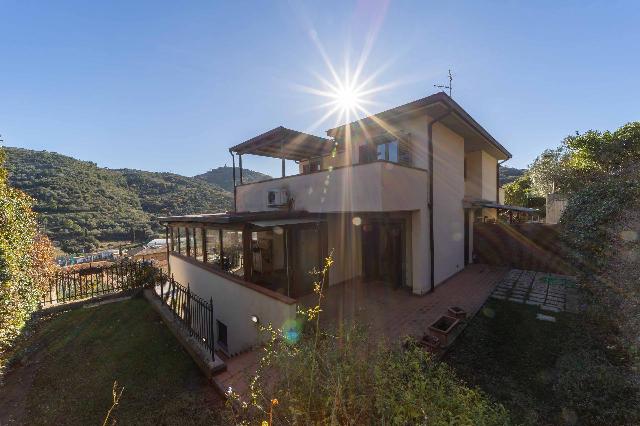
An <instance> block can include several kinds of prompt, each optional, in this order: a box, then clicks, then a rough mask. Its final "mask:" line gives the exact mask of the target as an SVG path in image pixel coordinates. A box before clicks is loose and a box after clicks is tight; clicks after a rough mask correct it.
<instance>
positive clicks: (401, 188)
mask: <svg viewBox="0 0 640 426" xmlns="http://www.w3.org/2000/svg"><path fill="white" fill-rule="evenodd" d="M427 179H428V176H427V173H426V172H425V171H424V170H417V169H413V168H408V167H403V166H399V165H396V164H392V163H384V162H375V163H370V164H362V165H357V166H354V167H343V168H338V169H334V170H330V171H329V170H327V171H322V172H317V173H311V174H307V175H297V176H289V177H286V178H284V179H274V180H269V181H264V182H257V183H252V184H248V185H242V186H239V187H237V189H236V191H237V195H238V198H237V209H238V211H252V212H257V211H269V210H276V209H275V208H269V207H268V206H267V192H268V191H269V190H279V189H286V190H287V191H289V195H290V196H291V197H292V198H293V199H294V200H295V205H294V208H295V209H296V210H306V211H308V212H313V213H333V212H336V213H338V212H361V211H364V212H384V211H398V210H405V211H407V210H415V209H419V208H424V207H425V206H426V200H427V192H428V180H427ZM407 188H411V191H408V190H407Z"/></svg>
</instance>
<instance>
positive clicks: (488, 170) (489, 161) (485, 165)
mask: <svg viewBox="0 0 640 426" xmlns="http://www.w3.org/2000/svg"><path fill="white" fill-rule="evenodd" d="M497 164H498V160H497V159H496V158H494V157H492V156H491V155H489V154H487V153H486V152H484V151H482V199H484V200H490V201H492V202H494V203H495V202H496V201H498V197H497V193H496V191H497V189H498V187H497V186H496V166H497Z"/></svg>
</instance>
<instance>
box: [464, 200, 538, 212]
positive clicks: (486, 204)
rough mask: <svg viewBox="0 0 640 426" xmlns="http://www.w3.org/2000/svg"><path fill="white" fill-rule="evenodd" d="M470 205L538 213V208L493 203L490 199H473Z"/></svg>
mask: <svg viewBox="0 0 640 426" xmlns="http://www.w3.org/2000/svg"><path fill="white" fill-rule="evenodd" d="M470 204H471V205H470V207H484V208H487V209H499V210H510V211H513V212H524V213H538V209H532V208H529V207H521V206H509V205H506V204H498V203H491V202H488V201H472V202H471V203H470Z"/></svg>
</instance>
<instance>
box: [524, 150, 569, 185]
mask: <svg viewBox="0 0 640 426" xmlns="http://www.w3.org/2000/svg"><path fill="white" fill-rule="evenodd" d="M567 160H568V153H567V151H566V149H565V148H564V147H560V148H557V149H547V150H545V151H544V152H543V153H542V154H540V155H539V156H538V157H537V158H536V159H535V160H534V161H533V163H532V164H531V165H529V170H528V171H527V176H528V178H529V179H530V182H531V187H530V191H531V193H532V195H537V196H539V197H545V196H546V195H547V194H554V193H556V192H562V191H563V190H565V189H566V186H567V184H568V173H567Z"/></svg>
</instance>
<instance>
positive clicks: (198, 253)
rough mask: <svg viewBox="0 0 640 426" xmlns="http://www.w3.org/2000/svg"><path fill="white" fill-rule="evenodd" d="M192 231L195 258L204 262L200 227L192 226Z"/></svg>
mask: <svg viewBox="0 0 640 426" xmlns="http://www.w3.org/2000/svg"><path fill="white" fill-rule="evenodd" d="M193 232H194V239H193V241H194V243H195V244H194V245H193V247H194V249H195V258H196V260H199V261H200V262H204V244H203V242H202V232H203V229H202V228H193Z"/></svg>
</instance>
